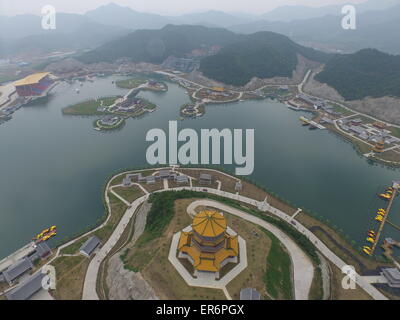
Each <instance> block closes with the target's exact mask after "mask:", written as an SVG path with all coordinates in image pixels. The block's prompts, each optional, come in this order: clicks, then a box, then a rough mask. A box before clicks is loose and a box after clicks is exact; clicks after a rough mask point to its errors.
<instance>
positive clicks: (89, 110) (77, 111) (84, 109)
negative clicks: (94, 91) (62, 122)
mask: <svg viewBox="0 0 400 320" xmlns="http://www.w3.org/2000/svg"><path fill="white" fill-rule="evenodd" d="M118 98H119V97H103V98H100V99H98V100H97V101H96V100H95V99H92V100H87V101H84V102H80V103H77V104H74V105H72V106H68V107H66V108H64V109H63V110H62V112H63V114H67V115H79V116H91V115H102V114H104V112H100V111H97V108H98V107H100V106H101V101H103V106H110V105H112V104H113V103H114V102H115V100H117V99H118Z"/></svg>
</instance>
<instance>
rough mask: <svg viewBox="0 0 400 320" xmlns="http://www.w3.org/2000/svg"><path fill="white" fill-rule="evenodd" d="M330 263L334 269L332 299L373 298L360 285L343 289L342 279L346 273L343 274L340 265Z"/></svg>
mask: <svg viewBox="0 0 400 320" xmlns="http://www.w3.org/2000/svg"><path fill="white" fill-rule="evenodd" d="M329 263H330V269H331V270H332V273H331V275H332V281H331V284H332V289H331V290H332V291H331V299H332V300H372V298H371V296H369V295H368V294H367V293H366V292H365V291H364V290H363V289H361V288H360V287H359V286H358V285H357V286H356V289H354V290H352V289H347V290H346V289H343V287H342V280H343V277H344V276H345V274H343V273H342V272H341V271H340V269H339V268H338V267H336V266H335V265H334V264H332V263H331V262H329Z"/></svg>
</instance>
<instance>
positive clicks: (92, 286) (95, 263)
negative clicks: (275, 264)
mask: <svg viewBox="0 0 400 320" xmlns="http://www.w3.org/2000/svg"><path fill="white" fill-rule="evenodd" d="M191 169H192V170H193V169H194V168H191ZM195 170H196V169H195ZM197 170H203V171H214V172H218V173H220V171H217V170H213V169H204V168H201V169H197ZM138 171H139V170H138ZM224 174H225V175H226V176H229V177H232V178H233V179H237V178H235V177H233V176H230V175H229V174H226V173H224ZM118 175H121V176H122V174H121V173H120V174H118ZM114 178H115V177H113V178H112V179H111V180H113V179H114ZM111 180H110V181H111ZM108 189H109V184H108V186H107V188H106V190H107V191H108ZM168 190H171V191H172V190H174V191H181V190H192V191H198V192H204V188H202V187H178V188H171V189H168ZM164 191H167V190H158V191H155V192H164ZM207 192H208V193H211V194H215V195H218V196H222V197H226V198H230V199H234V200H238V201H241V202H243V203H247V204H250V205H253V206H256V207H258V208H260V209H261V210H263V211H269V212H270V213H271V214H273V215H275V216H277V217H279V218H281V219H282V220H285V221H286V222H287V223H291V222H292V221H291V216H289V215H287V214H286V213H284V212H283V211H280V210H279V209H277V208H275V207H273V206H271V205H270V204H268V203H266V202H264V201H257V200H254V199H251V198H248V197H244V196H241V195H238V194H233V193H230V192H226V191H222V190H217V189H212V188H207ZM148 196H149V195H145V196H142V197H141V198H138V199H136V200H135V201H134V202H133V203H132V205H131V208H129V209H128V210H127V211H126V212H125V214H124V216H123V217H122V219H121V221H120V223H119V224H118V226H117V228H116V229H115V230H114V232H113V234H112V235H111V237H110V239H109V240H108V241H107V242H106V244H104V246H103V247H102V248H101V249H100V252H99V253H97V254H96V256H95V257H94V258H93V259H92V260H91V261H90V264H89V268H88V272H87V274H86V278H85V283H84V294H83V299H89V300H92V299H98V296H97V293H96V279H97V274H98V271H99V267H100V263H101V261H102V260H103V259H104V258H105V256H106V255H107V253H108V252H109V251H110V250H111V248H112V247H113V245H115V243H116V242H117V240H118V239H119V237H120V236H121V234H122V232H123V231H124V229H125V227H126V225H127V224H128V222H129V220H130V218H131V217H132V216H133V214H134V212H135V210H136V208H137V207H138V206H139V205H140V204H141V203H143V202H144V201H145V200H146V199H147V198H148ZM107 198H108V196H107V195H106V199H107ZM106 201H107V200H106ZM107 203H108V201H107ZM254 218H255V217H254ZM291 225H292V226H293V228H295V229H296V230H297V231H299V232H300V233H302V234H303V235H305V236H306V237H307V238H308V239H309V240H310V241H311V242H312V243H313V244H314V246H315V247H316V248H317V249H318V250H319V251H320V252H321V253H322V254H323V255H324V256H325V257H326V258H327V259H328V260H329V261H331V262H332V263H333V264H334V265H336V266H337V267H338V268H339V269H342V267H344V266H346V265H347V263H345V262H344V261H343V260H342V259H340V258H339V257H338V256H337V255H336V254H335V253H334V252H332V251H331V250H330V249H329V248H328V247H327V246H326V245H325V244H324V243H323V242H322V241H321V240H320V239H318V238H317V236H316V235H315V234H313V233H312V232H311V231H310V230H308V229H307V228H306V227H304V226H303V225H302V224H301V223H299V222H298V221H296V222H295V224H293V223H291ZM91 232H92V231H91ZM74 241H75V240H74ZM74 241H71V242H70V243H72V242H74ZM60 248H61V247H60ZM60 248H59V250H60ZM355 282H356V283H357V285H358V286H360V287H361V288H362V289H363V290H364V291H366V292H367V293H368V294H369V295H370V296H371V297H372V298H373V299H375V300H387V299H388V298H387V297H385V296H384V295H383V294H382V293H381V292H380V291H379V290H378V289H376V288H375V287H374V286H373V285H371V284H370V283H368V281H366V280H365V279H363V277H361V276H360V275H358V274H356V275H355ZM295 286H296V284H295Z"/></svg>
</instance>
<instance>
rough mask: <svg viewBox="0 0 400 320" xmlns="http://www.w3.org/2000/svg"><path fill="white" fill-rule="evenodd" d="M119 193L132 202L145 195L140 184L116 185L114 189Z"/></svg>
mask: <svg viewBox="0 0 400 320" xmlns="http://www.w3.org/2000/svg"><path fill="white" fill-rule="evenodd" d="M113 190H114V192H116V193H117V194H118V195H120V196H121V197H122V198H124V199H125V200H127V201H128V202H129V203H132V202H133V201H135V200H136V199H137V198H140V197H141V196H144V192H143V191H142V189H140V188H139V187H138V186H136V185H133V186H130V187H116V188H114V189H113Z"/></svg>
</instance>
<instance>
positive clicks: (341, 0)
mask: <svg viewBox="0 0 400 320" xmlns="http://www.w3.org/2000/svg"><path fill="white" fill-rule="evenodd" d="M109 2H115V3H117V4H119V5H122V6H129V7H131V8H132V9H134V10H137V11H145V12H153V13H160V14H170V15H175V14H182V13H186V12H195V11H205V10H221V11H226V12H244V13H264V12H267V11H269V10H271V9H274V8H276V7H279V6H283V5H308V6H325V5H330V4H345V3H360V2H365V0H245V1H243V0H0V15H16V14H24V13H32V14H40V10H41V7H42V6H44V5H48V4H50V5H53V6H54V7H55V8H56V10H57V11H59V12H73V13H84V12H86V11H88V10H92V9H94V8H96V7H99V6H101V5H103V4H107V3H109Z"/></svg>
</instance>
